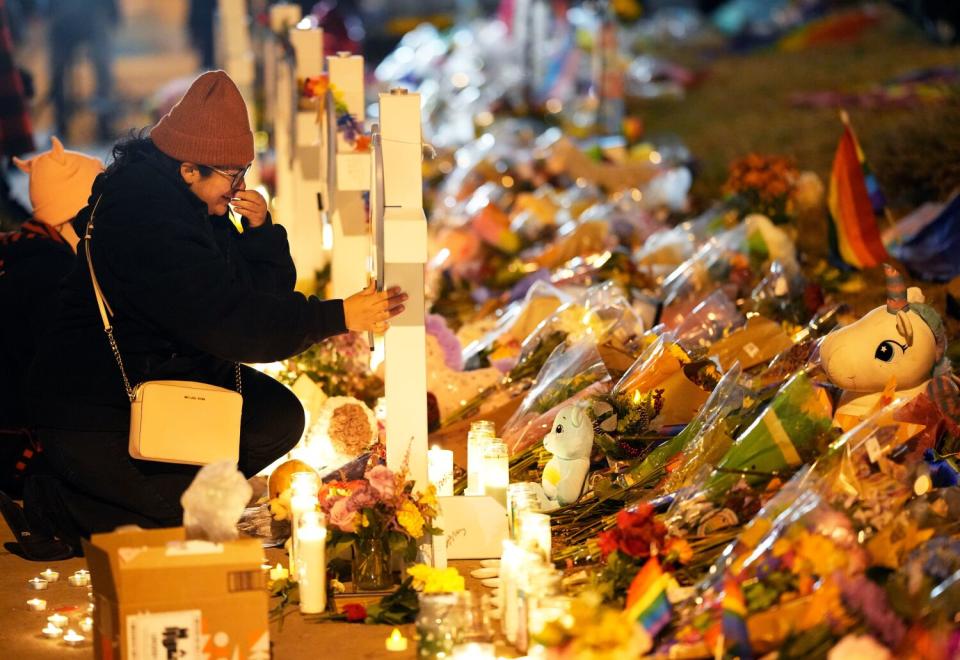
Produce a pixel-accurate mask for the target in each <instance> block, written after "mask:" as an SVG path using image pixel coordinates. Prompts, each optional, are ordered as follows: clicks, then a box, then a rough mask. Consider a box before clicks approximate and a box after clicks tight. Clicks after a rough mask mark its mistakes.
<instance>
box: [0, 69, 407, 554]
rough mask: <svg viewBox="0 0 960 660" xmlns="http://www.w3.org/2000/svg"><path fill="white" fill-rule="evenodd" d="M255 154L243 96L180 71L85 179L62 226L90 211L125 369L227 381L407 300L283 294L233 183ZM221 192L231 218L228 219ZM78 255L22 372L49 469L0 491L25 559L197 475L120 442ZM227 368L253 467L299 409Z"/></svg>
mask: <svg viewBox="0 0 960 660" xmlns="http://www.w3.org/2000/svg"><path fill="white" fill-rule="evenodd" d="M253 155H254V154H253V136H252V133H251V131H250V127H249V124H248V120H247V109H246V107H245V105H244V102H243V99H242V97H241V96H240V93H239V91H238V90H237V88H236V86H235V85H234V84H233V82H232V81H231V80H230V79H229V78H228V77H227V76H226V75H225V74H224V73H223V72H221V71H216V72H210V73H205V74H203V75H202V76H200V77H199V78H198V79H197V80H196V81H194V83H193V85H192V86H191V87H190V89H189V90H188V91H187V93H186V94H185V95H184V97H183V98H182V99H181V100H180V102H179V103H178V104H177V105H176V106H175V107H174V108H173V109H172V110H171V111H170V112H169V113H168V114H167V115H166V116H165V117H163V118H162V119H161V120H160V121H159V122H158V123H157V124H156V126H154V127H153V129H152V131H151V133H150V137H134V138H131V139H130V140H128V141H125V142H121V143H120V144H118V145H117V146H116V148H115V149H114V160H113V162H112V164H111V165H110V166H109V167H108V168H107V170H106V172H105V173H104V174H102V175H101V176H100V177H98V178H97V180H96V182H95V184H94V187H93V191H92V194H91V196H90V200H89V203H88V206H87V208H86V209H84V210H83V211H81V212H80V214H79V215H78V216H77V220H76V228H77V231H78V233H79V234H80V235H81V236H83V235H84V232H85V229H86V225H87V222H88V221H89V218H90V213H91V211H92V210H93V209H94V208H96V211H95V217H94V223H93V224H94V230H93V233H92V238H91V239H90V244H89V248H90V255H91V261H92V263H93V266H94V268H95V273H96V278H97V280H98V281H99V284H100V286H101V288H102V291H103V295H104V297H105V298H106V300H107V302H108V303H109V305H110V306H111V308H112V311H113V314H114V316H113V327H114V334H115V338H116V344H117V346H118V348H119V352H120V353H121V355H122V358H123V362H124V366H125V367H126V372H127V375H128V376H129V381H130V383H131V384H133V385H135V384H136V383H140V382H143V381H147V380H164V379H169V380H194V381H202V382H206V383H210V384H213V385H219V386H221V387H227V388H235V387H237V382H236V374H235V368H236V367H235V365H236V364H237V363H240V362H271V361H275V360H281V359H284V358H287V357H290V356H293V355H296V354H297V353H299V352H301V351H303V350H305V349H306V348H308V347H309V346H310V345H311V344H313V343H315V342H318V341H321V340H323V339H325V338H327V337H330V336H332V335H336V334H340V333H345V332H350V331H353V332H357V331H368V330H372V331H377V332H381V331H383V330H384V329H385V328H386V326H387V323H388V320H389V319H390V318H391V317H392V316H394V315H396V314H398V313H400V312H401V311H403V307H402V303H403V301H404V300H405V298H406V296H405V295H404V294H403V293H402V292H400V291H399V290H397V289H393V290H391V291H389V292H384V293H377V292H375V291H374V290H372V289H367V290H365V291H363V292H359V293H358V294H356V295H354V296H351V297H350V298H347V299H346V300H329V301H321V300H318V299H317V298H315V297H309V298H308V297H305V296H303V295H301V294H299V293H296V292H294V290H293V286H294V282H295V279H296V273H295V270H294V267H293V262H292V260H291V258H290V250H289V246H288V244H287V238H286V233H285V232H284V230H283V228H282V227H280V226H278V225H274V224H272V222H271V219H270V216H269V214H268V213H267V208H266V204H265V202H264V200H263V198H262V197H261V196H260V195H259V194H257V193H256V192H253V191H249V190H246V189H245V186H244V178H243V177H244V173H245V172H246V169H247V167H248V166H249V164H250V162H251V161H252V160H253ZM228 203H229V204H233V205H234V208H235V209H236V210H237V211H238V212H239V213H240V214H241V215H242V217H243V220H242V224H243V226H244V231H243V232H242V233H241V232H239V231H238V230H237V229H236V228H235V227H234V225H233V224H232V223H231V222H230V220H229V218H228V217H227V205H228ZM84 252H85V251H84V250H80V258H79V259H78V261H77V265H76V267H75V268H74V270H73V271H72V272H71V274H70V275H69V277H68V278H67V279H66V280H65V283H64V287H63V289H62V293H61V298H62V299H61V313H60V316H59V318H58V321H57V323H56V324H55V326H54V328H52V332H51V333H50V335H49V337H50V339H49V340H48V341H46V342H45V343H44V345H43V346H42V347H41V349H40V351H39V354H38V357H37V359H36V360H35V361H34V364H33V368H32V371H31V376H30V381H29V384H28V387H27V390H28V391H27V396H28V400H29V401H30V402H31V405H32V408H33V410H34V413H35V416H36V422H37V425H38V427H39V431H38V433H39V437H40V441H41V443H42V445H43V451H44V456H45V457H46V462H47V464H48V465H49V468H50V470H49V472H50V473H49V474H47V475H39V476H36V477H33V478H31V480H29V481H28V483H27V484H26V486H25V492H24V510H23V511H22V512H21V511H20V510H19V509H18V508H17V507H16V506H15V505H14V504H13V503H12V502H10V501H9V499H6V498H3V499H4V501H3V502H2V505H3V506H2V510H3V513H4V515H5V517H6V518H7V522H8V523H9V524H10V525H11V527H12V528H13V531H14V532H15V533H16V534H17V537H18V541H19V542H20V546H21V547H20V550H21V551H22V552H23V554H25V555H27V556H32V557H33V558H37V559H49V558H53V557H56V556H62V555H68V554H72V553H75V552H76V551H78V549H79V539H80V538H81V537H82V536H87V535H89V534H91V533H95V532H102V531H109V530H112V529H114V528H115V527H117V526H118V525H123V524H139V525H141V526H143V527H158V526H172V525H178V524H180V523H181V518H182V515H183V511H182V508H181V505H180V496H181V494H182V493H183V491H184V490H185V489H186V487H187V486H188V485H189V484H190V482H191V480H192V479H193V477H194V475H195V474H196V472H197V468H196V467H192V466H188V465H177V464H170V463H157V462H149V461H141V460H135V459H132V458H131V457H130V456H129V454H128V446H127V445H128V431H129V422H130V402H129V400H128V396H127V392H126V389H125V386H124V381H123V378H122V377H121V372H120V369H119V367H118V364H117V360H116V359H115V356H114V354H113V352H112V351H111V347H110V345H109V343H108V340H107V337H106V336H105V334H104V331H103V325H102V323H101V319H100V314H99V311H98V307H97V302H96V299H95V297H94V291H93V288H92V280H91V277H90V270H89V268H88V264H87V259H86V256H85V254H84ZM240 372H241V373H240V383H241V384H242V394H243V414H242V419H241V434H240V459H239V468H240V470H241V471H242V472H243V473H244V475H246V476H248V477H249V476H251V475H254V474H256V473H257V472H258V471H259V470H261V469H262V468H264V467H265V466H267V465H269V464H270V463H271V462H272V461H274V460H275V459H277V458H278V457H280V456H282V455H283V454H284V453H285V452H287V451H289V450H290V449H291V448H292V447H293V446H294V445H295V444H296V442H297V440H298V439H299V438H300V435H301V433H302V430H303V425H304V418H303V409H302V407H301V406H300V404H299V402H298V401H297V400H296V398H295V397H294V396H293V395H292V394H291V393H290V392H289V391H288V390H286V389H285V388H284V387H283V386H281V385H280V384H279V383H276V382H275V381H273V380H271V379H270V378H268V377H266V376H263V375H262V374H260V373H258V372H256V371H254V370H252V369H249V368H247V367H241V368H240ZM185 441H191V440H189V439H185ZM194 441H202V439H196V440H194Z"/></svg>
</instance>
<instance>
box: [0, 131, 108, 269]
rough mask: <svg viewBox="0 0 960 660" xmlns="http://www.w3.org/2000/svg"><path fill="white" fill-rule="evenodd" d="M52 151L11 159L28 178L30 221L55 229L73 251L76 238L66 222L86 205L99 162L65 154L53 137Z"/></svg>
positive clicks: (77, 239)
mask: <svg viewBox="0 0 960 660" xmlns="http://www.w3.org/2000/svg"><path fill="white" fill-rule="evenodd" d="M50 141H51V142H52V143H53V147H52V148H51V149H50V151H44V152H43V153H41V154H38V155H36V156H34V157H33V158H31V159H29V160H20V159H19V158H14V159H13V162H14V163H16V165H17V167H19V168H20V169H21V170H23V171H24V172H26V173H27V175H28V176H29V177H30V203H31V204H32V205H33V217H34V219H36V220H39V221H40V222H42V223H44V224H46V225H50V226H51V227H54V228H57V229H58V230H59V231H60V234H61V235H62V236H63V238H64V239H65V240H66V241H67V242H68V243H69V244H70V247H71V248H73V249H74V251H76V249H77V243H78V242H79V240H80V239H79V237H78V236H77V234H76V232H74V231H73V227H71V226H70V224H69V222H70V220H72V219H73V218H74V216H76V215H77V212H79V211H80V209H82V208H83V207H84V206H86V205H87V198H88V197H90V189H91V188H92V187H93V180H94V179H96V178H97V175H98V174H100V173H101V172H102V171H103V163H102V162H100V160H99V159H97V158H93V157H92V156H87V155H86V154H82V153H79V152H77V151H68V150H66V149H64V148H63V144H62V143H61V142H60V140H58V139H57V138H56V137H51V138H50Z"/></svg>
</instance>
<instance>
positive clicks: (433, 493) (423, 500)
mask: <svg viewBox="0 0 960 660" xmlns="http://www.w3.org/2000/svg"><path fill="white" fill-rule="evenodd" d="M420 504H422V505H423V506H427V507H430V508H431V509H433V510H436V508H437V488H436V486H434V485H433V484H430V485H429V486H427V488H426V490H424V491H423V492H422V493H420Z"/></svg>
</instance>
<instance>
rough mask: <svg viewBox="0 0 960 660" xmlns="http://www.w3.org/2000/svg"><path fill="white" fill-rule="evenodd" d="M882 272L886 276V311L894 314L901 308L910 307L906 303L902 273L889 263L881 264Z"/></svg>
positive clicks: (905, 309) (905, 289) (903, 309)
mask: <svg viewBox="0 0 960 660" xmlns="http://www.w3.org/2000/svg"><path fill="white" fill-rule="evenodd" d="M883 272H884V274H885V275H886V276H887V311H888V312H890V313H891V314H896V313H897V312H899V311H901V310H902V311H907V310H908V309H910V306H909V304H908V303H907V285H906V284H904V282H903V275H901V274H900V273H899V272H898V271H897V269H896V268H894V267H893V266H891V265H890V264H883Z"/></svg>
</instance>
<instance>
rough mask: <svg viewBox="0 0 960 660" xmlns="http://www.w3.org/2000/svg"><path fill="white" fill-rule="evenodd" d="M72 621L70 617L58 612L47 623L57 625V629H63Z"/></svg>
mask: <svg viewBox="0 0 960 660" xmlns="http://www.w3.org/2000/svg"><path fill="white" fill-rule="evenodd" d="M69 620H70V618H69V617H67V616H64V615H63V614H60V613H59V612H56V613H54V614H51V615H50V616H48V617H47V621H48V622H50V623H52V624H53V625H55V626H56V627H57V628H63V627H64V626H65V625H67V622H68V621H69Z"/></svg>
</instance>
